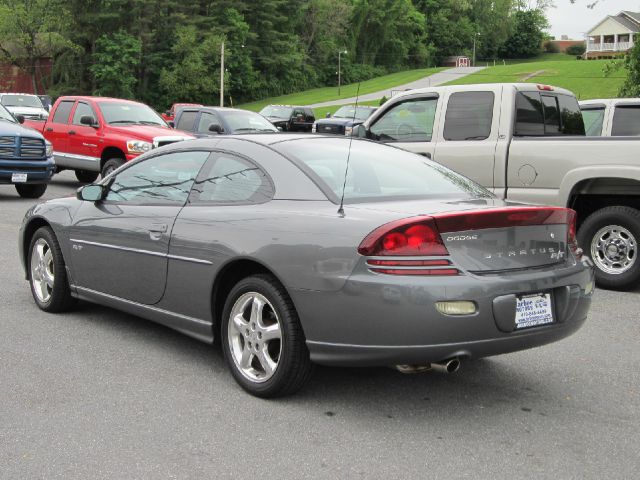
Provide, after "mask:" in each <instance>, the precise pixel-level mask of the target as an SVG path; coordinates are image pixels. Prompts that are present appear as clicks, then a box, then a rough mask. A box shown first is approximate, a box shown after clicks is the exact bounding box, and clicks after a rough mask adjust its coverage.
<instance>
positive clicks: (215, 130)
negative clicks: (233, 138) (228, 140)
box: [209, 123, 224, 133]
mask: <svg viewBox="0 0 640 480" xmlns="http://www.w3.org/2000/svg"><path fill="white" fill-rule="evenodd" d="M209 131H210V132H213V133H222V132H223V131H224V130H223V129H222V127H221V126H220V125H219V124H217V123H212V124H211V125H209Z"/></svg>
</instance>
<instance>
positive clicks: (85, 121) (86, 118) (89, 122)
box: [80, 115, 98, 127]
mask: <svg viewBox="0 0 640 480" xmlns="http://www.w3.org/2000/svg"><path fill="white" fill-rule="evenodd" d="M80 125H86V126H88V127H97V126H98V122H96V119H95V118H93V117H92V116H91V115H83V116H81V117H80Z"/></svg>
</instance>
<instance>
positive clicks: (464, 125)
mask: <svg viewBox="0 0 640 480" xmlns="http://www.w3.org/2000/svg"><path fill="white" fill-rule="evenodd" d="M493 99H494V96H493V92H458V93H454V94H452V95H451V96H450V97H449V103H448V104H447V114H446V115H445V120H444V139H445V140H485V139H486V138H488V137H489V135H490V134H491V122H492V120H493Z"/></svg>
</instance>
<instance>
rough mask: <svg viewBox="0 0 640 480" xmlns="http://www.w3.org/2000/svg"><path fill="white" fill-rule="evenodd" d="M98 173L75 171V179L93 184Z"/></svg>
mask: <svg viewBox="0 0 640 480" xmlns="http://www.w3.org/2000/svg"><path fill="white" fill-rule="evenodd" d="M98 175H100V172H91V171H89V170H76V178H77V179H78V180H79V181H80V182H82V183H91V182H95V181H96V179H97V178H98Z"/></svg>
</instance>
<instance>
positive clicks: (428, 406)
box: [0, 172, 640, 480]
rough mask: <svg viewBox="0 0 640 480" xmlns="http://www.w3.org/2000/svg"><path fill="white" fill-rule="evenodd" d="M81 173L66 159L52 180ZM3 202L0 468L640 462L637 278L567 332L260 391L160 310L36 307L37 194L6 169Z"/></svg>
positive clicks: (117, 472) (102, 471) (143, 475)
mask: <svg viewBox="0 0 640 480" xmlns="http://www.w3.org/2000/svg"><path fill="white" fill-rule="evenodd" d="M77 187H78V183H76V182H75V181H74V177H73V176H72V174H70V173H68V172H63V173H62V174H61V175H58V176H56V178H55V180H54V183H53V185H52V186H51V187H50V188H49V189H48V190H47V193H46V197H47V198H53V197H58V196H65V195H70V194H73V192H74V189H75V188H77ZM0 203H1V205H2V208H0V244H1V245H2V246H3V248H2V250H1V251H0V262H1V264H2V270H1V271H0V282H1V283H0V285H1V286H2V288H1V289H0V306H1V310H0V318H1V322H0V328H1V335H0V365H2V367H1V368H0V466H1V470H0V472H1V473H0V477H1V478H3V479H4V478H6V479H36V478H42V479H57V478H60V479H87V478H91V479H103V478H104V479H134V478H135V479H147V478H148V479H171V478H180V479H189V478H194V479H196V478H197V479H201V478H220V479H226V478H229V479H231V478H238V479H242V478H252V477H261V478H293V479H299V478H319V479H326V478H336V479H342V478H365V479H377V478H381V479H395V478H398V479H406V478H418V479H424V478H452V479H453V478H471V479H509V480H512V479H518V478H539V479H547V478H548V479H570V478H576V479H602V478H610V479H630V478H638V470H639V469H640V457H639V455H638V439H639V436H638V430H639V428H640V349H639V348H638V339H639V338H640V315H639V314H638V312H639V311H640V288H638V289H636V291H634V292H628V293H620V292H611V291H603V290H598V291H596V293H595V299H594V305H593V309H592V312H591V314H590V318H589V320H588V322H587V323H586V325H585V326H584V327H583V328H582V329H581V330H580V331H579V332H578V333H577V334H575V335H574V336H572V337H570V338H568V339H565V340H563V341H561V342H559V343H556V344H552V345H549V346H545V347H542V348H538V349H534V350H529V351H524V352H519V353H515V354H509V355H504V356H500V357H494V358H491V359H484V360H476V361H471V362H467V363H463V365H462V368H461V370H460V371H459V372H458V373H456V374H453V375H448V376H447V375H442V374H433V373H429V374H417V375H403V374H400V373H398V372H396V371H395V370H392V369H390V368H376V369H331V368H318V370H317V371H316V374H315V376H314V378H313V380H312V382H311V383H310V384H309V385H308V387H307V388H306V389H305V390H303V391H302V392H300V393H299V394H298V395H297V396H294V397H292V398H287V399H282V400H275V401H265V400H259V399H256V398H253V397H250V396H249V395H247V394H246V393H244V392H243V391H242V390H240V388H239V387H238V386H237V385H236V383H235V382H234V381H233V379H232V378H231V375H230V374H229V373H228V372H227V370H226V368H225V365H224V363H223V360H222V358H221V355H220V353H219V351H218V350H216V349H215V348H214V347H211V346H209V345H205V344H202V343H199V342H197V341H195V340H193V339H190V338H187V337H185V336H183V335H180V334H179V333H176V332H174V331H172V330H169V329H167V328H165V327H162V326H159V325H155V324H153V323H151V322H148V321H145V320H141V319H138V318H135V317H132V316H129V315H125V314H122V313H119V312H117V311H115V310H111V309H108V308H103V307H98V306H93V305H90V304H80V305H79V306H78V307H77V308H76V310H75V311H73V312H71V313H68V314H61V315H51V314H45V313H43V312H41V311H39V310H38V309H37V308H36V307H35V305H34V303H33V301H32V299H31V294H30V292H29V288H28V284H27V283H26V282H25V281H24V280H23V274H22V271H21V267H20V263H19V260H18V258H17V255H16V251H17V246H16V243H17V242H16V240H17V230H18V227H19V225H20V222H21V219H22V216H23V214H24V212H25V211H26V210H27V208H28V207H29V205H31V204H32V203H33V201H27V200H21V199H19V198H18V197H17V196H16V195H15V193H14V191H13V189H12V188H11V187H6V186H1V187H0ZM345 321H348V318H345Z"/></svg>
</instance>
